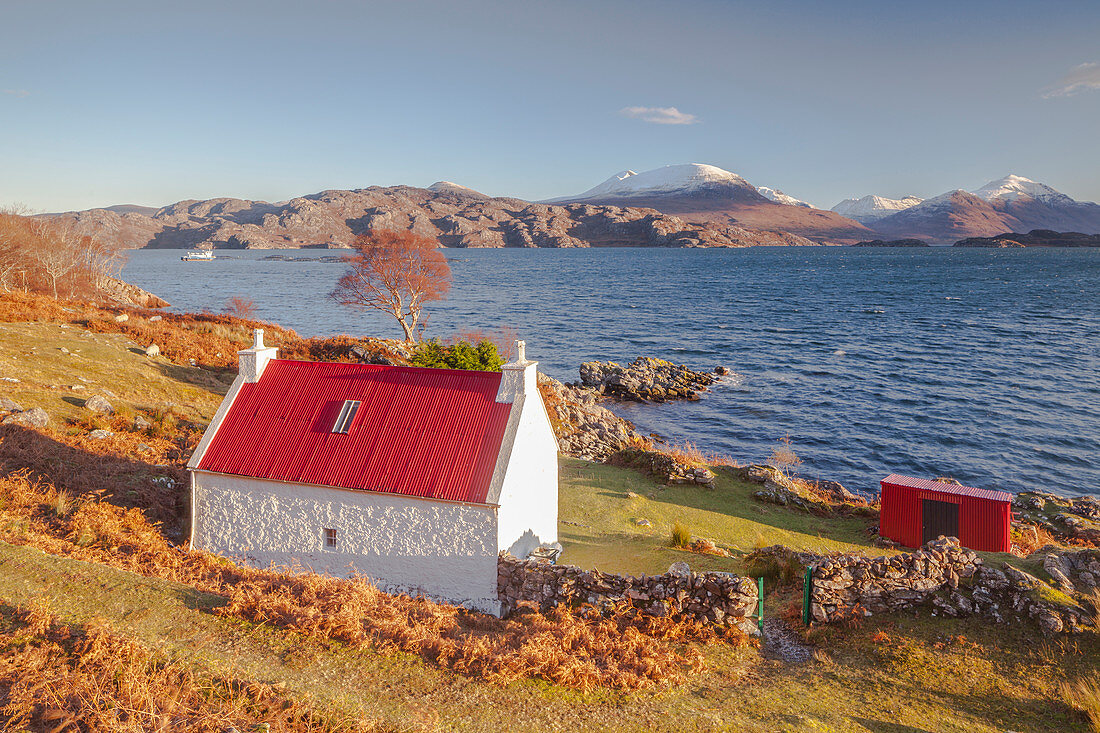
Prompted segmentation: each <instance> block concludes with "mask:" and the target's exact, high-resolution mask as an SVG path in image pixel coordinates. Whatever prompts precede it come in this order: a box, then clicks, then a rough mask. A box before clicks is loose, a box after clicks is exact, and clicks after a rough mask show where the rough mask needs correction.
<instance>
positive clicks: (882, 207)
mask: <svg viewBox="0 0 1100 733" xmlns="http://www.w3.org/2000/svg"><path fill="white" fill-rule="evenodd" d="M923 200H924V199H922V198H920V197H918V196H904V197H902V198H900V199H888V198H886V197H884V196H875V195H873V194H872V195H870V196H864V197H863V198H861V199H844V200H843V201H841V202H840V203H839V204H837V205H836V206H834V207H833V208H832V209H831V210H832V211H835V212H836V213H838V214H840V215H841V216H846V217H848V218H849V219H855V220H856V221H858V222H861V223H863V224H868V223H870V222H873V221H878V220H879V219H882V218H883V217H887V216H890V215H891V214H896V213H897V212H899V211H904V210H905V209H908V208H911V207H913V206H916V205H917V204H919V203H920V202H921V201H923Z"/></svg>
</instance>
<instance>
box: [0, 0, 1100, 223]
mask: <svg viewBox="0 0 1100 733" xmlns="http://www.w3.org/2000/svg"><path fill="white" fill-rule="evenodd" d="M670 123H671V124H670ZM0 130H2V132H3V134H2V135H0V160H3V167H2V169H0V170H2V174H0V204H10V203H15V202H19V203H23V204H25V205H27V206H30V207H32V208H33V209H35V210H41V211H56V210H63V209H72V208H88V207H91V206H98V205H107V204H112V203H124V202H125V203H139V204H146V205H163V204H167V203H171V202H174V201H177V200H180V199H185V198H209V197H214V196H236V197H241V198H261V199H267V200H282V199H286V198H290V197H292V196H295V195H299V194H304V193H310V192H315V191H318V190H322V189H325V188H356V187H363V186H368V185H376V184H377V185H392V184H398V183H406V184H410V185H422V186H424V185H428V184H430V183H432V182H433V181H436V180H440V179H446V180H451V181H455V182H457V183H461V184H463V185H467V186H471V187H473V188H476V189H479V190H481V191H484V192H485V193H488V194H492V195H515V196H520V197H524V198H530V199H539V198H546V197H551V196H557V195H563V194H568V193H575V192H579V191H582V190H584V189H587V188H589V187H591V186H593V185H595V184H596V183H598V182H600V181H602V180H603V179H605V178H606V177H608V176H610V175H611V174H613V173H615V172H617V171H619V170H622V169H624V168H632V169H634V170H638V171H640V170H646V169H649V168H655V167H658V166H661V165H666V164H672V163H686V162H699V163H710V164H713V165H718V166H721V167H723V168H726V169H729V170H732V171H734V172H737V173H740V174H741V175H743V176H745V177H746V178H747V179H748V180H749V181H750V182H752V183H755V184H757V185H767V186H772V187H776V188H780V189H782V190H784V191H786V192H787V193H789V194H791V195H794V196H797V197H799V198H803V199H806V200H808V201H810V202H812V203H814V204H816V205H818V206H823V207H829V206H832V205H833V204H835V203H836V202H837V201H839V200H840V199H842V198H846V197H850V196H861V195H864V194H867V193H878V194H881V195H887V196H900V195H903V194H908V193H913V194H917V195H921V196H930V195H935V194H938V193H942V192H944V191H946V190H949V189H953V188H960V187H961V188H968V189H971V188H976V187H978V186H979V185H981V184H983V183H985V182H986V181H987V180H990V179H992V178H997V177H1000V176H1002V175H1005V174H1007V173H1010V172H1012V173H1017V174H1019V175H1024V176H1027V177H1030V178H1034V179H1037V180H1041V181H1043V182H1045V183H1048V184H1050V185H1052V186H1054V187H1055V188H1057V189H1059V190H1061V191H1063V192H1065V193H1068V194H1070V195H1071V196H1074V197H1075V198H1079V199H1088V200H1098V201H1100V175H1098V174H1097V171H1100V137H1098V136H1100V133H1098V130H1100V3H1096V2H1092V1H1090V2H1058V3H1036V2H1015V1H1014V0H1002V1H1000V2H970V3H961V2H936V1H932V0H928V1H925V2H920V3H907V4H902V3H891V2H842V1H839V0H838V1H837V2H831V3H820V2H816V3H809V2H806V3H796V2H771V3H761V2H758V1H756V2H751V3H740V2H718V1H717V0H710V1H703V0H680V1H678V2H650V1H647V0H630V1H629V2H597V1H595V0H589V1H587V2H575V1H574V0H554V1H553V2H468V3H454V2H449V3H439V2H431V1H428V0H409V1H407V2H381V3H370V2H326V1H325V0H318V1H316V2H313V3H303V2H292V3H284V2H278V1H277V0H268V1H267V2H232V1H231V0H230V1H227V2H223V3H207V2H184V3H161V2H148V1H147V0H146V1H144V2H134V3H125V2H110V1H109V0H106V1H104V2H96V3H88V2H61V1H60V0H56V1H52V2H43V1H42V0H34V1H33V2H25V1H23V0H4V20H3V22H2V23H0Z"/></svg>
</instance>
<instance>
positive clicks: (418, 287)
mask: <svg viewBox="0 0 1100 733" xmlns="http://www.w3.org/2000/svg"><path fill="white" fill-rule="evenodd" d="M355 250H356V252H355V254H354V255H350V256H348V257H345V258H344V261H345V262H347V263H348V265H349V267H348V271H347V272H346V273H345V274H344V276H343V277H341V278H340V282H339V283H337V285H336V288H335V289H334V290H333V291H332V292H331V293H329V297H330V298H332V299H333V300H335V301H336V302H337V303H340V304H341V305H347V306H351V307H353V308H360V309H372V310H378V311H382V312H384V313H389V314H390V315H392V316H393V317H394V318H396V319H397V322H398V323H400V324H401V328H402V330H403V331H404V332H405V340H406V341H410V342H411V341H416V340H417V338H418V337H419V335H420V334H419V332H418V331H417V324H418V323H420V322H421V317H422V314H423V310H424V304H425V303H430V302H432V301H437V300H443V298H445V297H446V296H447V292H448V291H449V290H450V289H451V268H450V267H449V266H448V265H447V258H446V257H444V256H443V253H442V252H440V251H439V242H438V241H436V240H435V239H433V238H432V237H426V236H424V235H421V234H414V233H413V232H408V231H403V232H395V231H371V232H367V233H366V234H361V235H360V236H358V237H357V238H356V240H355ZM423 317H424V318H426V315H425V316H423Z"/></svg>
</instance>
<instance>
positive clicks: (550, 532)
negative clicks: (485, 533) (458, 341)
mask: <svg viewBox="0 0 1100 733" xmlns="http://www.w3.org/2000/svg"><path fill="white" fill-rule="evenodd" d="M532 371H533V370H532ZM517 408H518V413H519V414H518V417H513V418H512V419H511V420H510V421H509V423H510V424H509V429H508V431H507V432H506V434H505V444H504V445H502V446H501V458H502V459H505V460H507V464H505V469H504V479H503V482H502V484H501V488H500V495H499V498H498V499H497V502H498V504H499V509H498V510H497V512H498V514H497V516H498V522H497V546H498V547H500V549H501V550H507V551H508V552H510V553H512V554H513V555H515V556H516V557H519V558H524V557H527V555H528V554H530V552H531V551H532V550H534V549H535V548H536V547H538V546H539V545H544V544H550V543H552V542H557V539H558V443H557V440H556V438H555V437H554V429H553V427H552V426H551V425H550V419H549V418H548V417H547V415H546V408H545V407H544V406H543V404H542V398H541V395H540V394H539V392H538V390H537V389H534V390H533V391H532V392H528V393H527V394H524V395H522V396H520V397H517V398H516V402H515V403H514V408H513V409H517ZM513 420H515V421H516V424H515V426H514V427H513V425H512V424H511V422H512V421H513ZM509 442H510V445H509Z"/></svg>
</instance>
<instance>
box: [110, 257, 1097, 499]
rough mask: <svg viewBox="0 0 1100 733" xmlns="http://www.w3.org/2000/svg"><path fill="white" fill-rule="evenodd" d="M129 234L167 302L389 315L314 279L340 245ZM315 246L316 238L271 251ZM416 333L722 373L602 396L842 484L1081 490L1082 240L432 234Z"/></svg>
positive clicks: (1089, 342)
mask: <svg viewBox="0 0 1100 733" xmlns="http://www.w3.org/2000/svg"><path fill="white" fill-rule="evenodd" d="M180 254H181V253H180V252H179V251H175V250H173V251H155V250H149V251H137V252H134V253H132V255H131V259H130V262H129V264H128V265H127V267H126V270H125V272H124V277H125V278H126V279H127V280H130V281H131V282H134V283H136V284H138V285H140V286H142V287H144V288H147V289H149V290H151V291H153V292H155V293H157V294H158V295H161V296H162V297H164V298H166V299H167V300H168V301H170V302H171V303H172V304H173V306H174V307H175V308H176V309H179V310H202V309H204V308H208V309H211V310H215V311H217V310H220V309H221V307H222V304H223V302H224V301H225V299H226V298H228V297H229V296H232V295H244V296H247V297H249V298H252V299H253V300H254V301H255V303H256V305H257V308H258V311H259V315H260V317H261V318H263V319H266V320H270V321H274V322H277V323H280V324H282V325H284V326H288V327H290V328H293V329H295V330H296V331H298V332H299V333H300V334H302V335H307V336H314V335H329V334H335V333H351V334H357V335H379V334H381V335H389V336H394V337H398V336H399V335H400V332H399V329H398V328H397V327H396V326H395V325H393V323H392V322H390V321H387V320H386V318H385V317H383V316H381V315H376V314H372V313H356V312H353V311H349V310H347V309H344V308H342V307H340V306H338V305H336V304H335V303H333V302H331V301H330V300H328V299H327V298H326V297H325V296H326V293H328V291H329V290H330V289H331V288H332V286H333V285H334V283H335V281H336V279H337V278H338V277H339V275H340V274H341V272H342V271H343V266H342V265H341V264H332V263H322V262H317V261H310V262H263V261H261V258H262V257H264V256H266V255H268V254H270V253H268V252H255V251H253V252H235V253H227V255H228V256H233V257H238V258H239V259H219V260H217V261H215V262H181V261H180V259H179V256H180ZM284 254H289V255H290V256H294V257H310V258H318V257H321V256H323V255H324V254H329V253H321V252H298V251H291V252H284ZM447 255H448V257H449V258H450V259H451V266H452V270H453V273H454V285H453V288H452V290H451V294H450V297H449V298H448V300H447V301H445V302H443V303H440V304H436V305H435V306H434V308H432V313H431V320H430V328H429V331H428V333H429V334H430V335H447V334H450V333H453V332H456V331H459V330H463V329H474V328H481V329H487V328H488V329H492V328H497V327H500V326H509V327H512V328H514V329H516V330H517V331H518V333H519V334H520V336H521V337H522V338H525V339H526V341H527V344H528V355H529V356H530V357H531V358H535V359H538V360H539V361H540V362H541V365H542V369H543V370H544V371H546V372H548V373H549V374H551V375H553V376H555V377H558V378H559V379H563V380H568V381H572V380H574V379H576V378H577V367H578V366H579V365H580V363H581V362H582V361H587V360H591V359H600V360H608V359H611V360H615V361H626V360H630V359H633V358H634V357H635V356H642V355H645V356H659V357H664V358H667V359H670V360H672V361H675V362H678V363H685V364H688V365H689V366H694V367H698V368H704V369H710V368H713V367H714V366H715V365H717V364H724V365H727V366H729V367H730V368H731V369H733V370H735V371H736V372H738V373H739V374H740V375H741V376H740V378H738V379H735V380H731V381H730V382H729V383H726V384H723V385H722V386H721V387H719V388H718V389H717V390H716V391H714V392H712V393H710V394H708V395H707V396H706V397H704V399H703V400H702V401H700V402H697V403H685V404H674V405H629V406H623V407H621V408H616V409H617V410H618V411H619V412H620V413H621V414H623V415H625V416H626V417H628V418H629V419H631V420H633V421H634V422H635V423H636V425H637V426H638V427H639V429H640V430H642V431H643V432H657V433H659V434H661V435H663V436H666V437H667V438H669V439H671V440H675V441H685V440H686V441H691V442H693V443H695V444H697V445H698V446H700V447H701V448H703V449H704V450H706V451H711V452H717V453H723V454H728V455H731V456H733V457H735V458H737V459H739V460H742V461H761V460H764V459H765V458H767V457H768V456H769V455H770V453H771V451H772V449H773V448H774V447H775V445H776V441H777V440H778V439H779V438H781V437H782V436H784V435H786V434H789V435H790V437H791V440H792V443H793V445H794V447H795V449H796V450H797V452H798V454H799V455H800V456H801V457H802V458H803V460H804V462H805V463H804V466H803V471H802V472H803V474H804V475H808V476H816V477H829V478H834V479H836V480H839V481H841V482H842V483H844V484H845V485H846V486H849V487H850V488H853V489H858V490H862V491H876V490H877V486H878V480H879V479H880V478H882V477H883V476H885V475H886V474H888V473H890V472H892V471H897V472H899V473H909V474H914V475H918V476H954V477H955V478H957V479H959V480H961V481H963V482H964V483H968V484H971V485H977V486H982V487H987V488H998V489H1004V490H1009V491H1020V490H1025V489H1029V488H1033V487H1040V488H1043V489H1046V490H1050V491H1054V492H1057V493H1061V494H1068V495H1076V494H1080V493H1094V492H1098V491H1100V462H1098V454H1100V380H1098V368H1100V251H1098V250H1083V249H1082V250H1038V249H1033V250H980V249H964V250H958V249H950V248H943V249H939V248H933V249H921V250H906V249H850V248H844V249H841V248H753V249H739V250H663V249H644V250H633V249H613V250H584V249H578V250H552V249H542V250H525V249H524V250H520V249H516V250H511V249H510V250H448V251H447Z"/></svg>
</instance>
